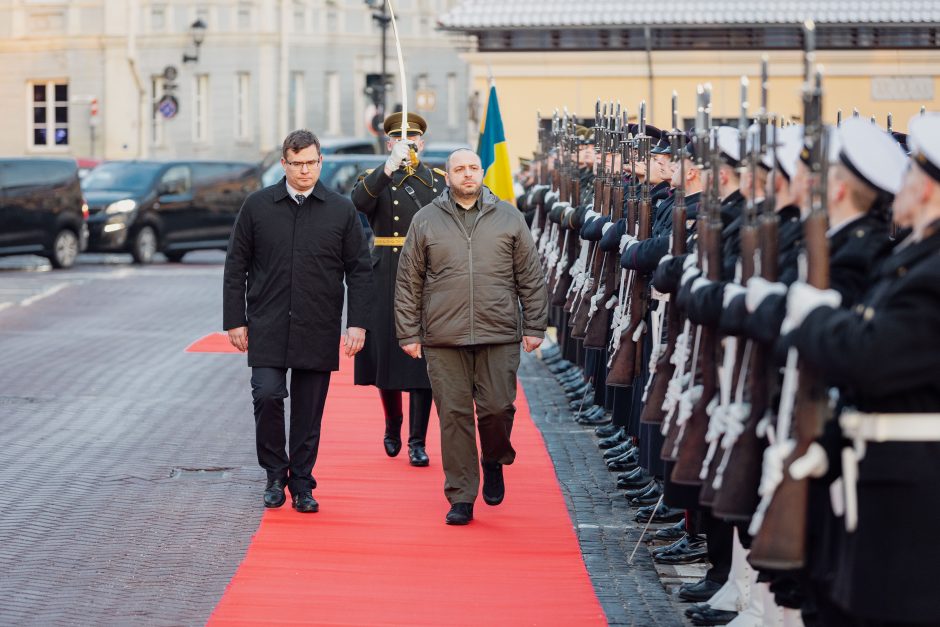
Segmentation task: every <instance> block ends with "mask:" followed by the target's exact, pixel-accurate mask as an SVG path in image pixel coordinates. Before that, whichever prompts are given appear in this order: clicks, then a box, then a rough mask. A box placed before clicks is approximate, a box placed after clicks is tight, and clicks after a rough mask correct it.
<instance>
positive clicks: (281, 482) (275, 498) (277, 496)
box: [264, 479, 287, 507]
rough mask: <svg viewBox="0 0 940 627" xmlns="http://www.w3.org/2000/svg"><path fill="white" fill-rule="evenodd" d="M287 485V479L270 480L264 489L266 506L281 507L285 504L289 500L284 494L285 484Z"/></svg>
mask: <svg viewBox="0 0 940 627" xmlns="http://www.w3.org/2000/svg"><path fill="white" fill-rule="evenodd" d="M286 485H287V481H286V480H285V479H274V480H273V481H268V485H267V487H265V489H264V506H265V507H280V506H281V505H283V504H284V501H286V500H287V497H286V496H284V486H286Z"/></svg>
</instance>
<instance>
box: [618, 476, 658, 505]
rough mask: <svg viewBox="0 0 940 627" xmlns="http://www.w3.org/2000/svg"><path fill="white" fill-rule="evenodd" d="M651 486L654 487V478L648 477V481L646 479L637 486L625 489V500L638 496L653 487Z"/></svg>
mask: <svg viewBox="0 0 940 627" xmlns="http://www.w3.org/2000/svg"><path fill="white" fill-rule="evenodd" d="M653 487H656V480H655V479H650V480H649V481H647V482H646V483H644V484H643V485H641V486H640V487H638V488H633V489H632V490H627V491H626V492H625V493H624V496H626V497H627V500H628V501H629V500H630V499H635V498H636V497H638V496H640V495H641V494H643V493H644V492H646V491H648V490H649V489H650V488H653Z"/></svg>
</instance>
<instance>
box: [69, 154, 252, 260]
mask: <svg viewBox="0 0 940 627" xmlns="http://www.w3.org/2000/svg"><path fill="white" fill-rule="evenodd" d="M260 187H261V178H260V174H259V170H258V165H257V164H253V163H242V162H236V161H165V162H164V161H109V162H106V163H102V164H101V165H99V166H98V167H96V168H95V169H94V170H92V171H91V172H89V173H88V175H87V176H86V177H85V178H84V179H82V189H83V190H84V192H85V198H87V199H88V206H89V216H88V230H89V240H88V250H89V251H95V252H108V251H122V252H129V253H130V254H131V255H132V256H133V258H134V261H135V262H137V263H149V262H150V261H151V260H152V258H153V255H154V253H156V252H162V253H163V254H164V255H166V258H167V259H169V260H170V261H180V260H181V259H182V258H183V255H185V254H186V253H187V252H189V251H191V250H206V249H219V250H225V249H226V247H227V246H228V238H229V233H231V231H232V225H233V224H235V217H236V216H237V215H238V210H239V208H240V207H241V205H242V202H244V200H245V198H246V197H247V196H248V194H250V193H251V192H253V191H255V190H257V189H260Z"/></svg>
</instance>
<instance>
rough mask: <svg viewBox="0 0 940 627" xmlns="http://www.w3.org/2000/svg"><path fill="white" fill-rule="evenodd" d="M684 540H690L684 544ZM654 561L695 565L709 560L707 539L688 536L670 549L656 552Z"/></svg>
mask: <svg viewBox="0 0 940 627" xmlns="http://www.w3.org/2000/svg"><path fill="white" fill-rule="evenodd" d="M684 540H688V541H687V542H684ZM653 560H654V561H655V562H657V563H659V564H673V565H675V564H694V563H696V562H704V561H707V560H708V547H707V546H706V545H705V539H704V538H700V537H696V538H691V537H689V536H686V538H683V540H679V541H677V542H675V543H674V544H671V545H670V546H669V547H666V549H665V550H663V551H662V552H661V553H659V554H656V552H655V551H654V555H653ZM710 596H711V595H709V596H708V597H705V599H688V600H690V601H704V600H706V599H708V598H709V597H710Z"/></svg>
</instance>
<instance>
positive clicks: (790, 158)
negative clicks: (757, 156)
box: [764, 124, 803, 179]
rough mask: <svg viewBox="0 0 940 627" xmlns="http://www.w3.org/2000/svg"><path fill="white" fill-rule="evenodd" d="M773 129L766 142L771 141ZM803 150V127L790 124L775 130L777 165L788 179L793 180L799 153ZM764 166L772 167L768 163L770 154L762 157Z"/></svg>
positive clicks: (770, 163) (771, 164)
mask: <svg viewBox="0 0 940 627" xmlns="http://www.w3.org/2000/svg"><path fill="white" fill-rule="evenodd" d="M773 132H774V131H773V129H772V128H771V129H770V130H769V131H768V133H770V134H769V135H768V136H767V137H768V141H771V140H773V138H774V136H773ZM801 150H803V125H802V124H791V125H790V126H784V127H783V128H778V129H777V150H776V153H777V165H778V166H779V167H780V170H781V171H782V172H783V174H784V175H786V177H787V178H788V179H791V178H793V175H794V174H795V173H796V163H797V161H799V160H800V151H801ZM764 165H765V166H766V167H767V168H771V167H773V162H772V161H770V153H769V151H768V155H767V156H765V157H764Z"/></svg>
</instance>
